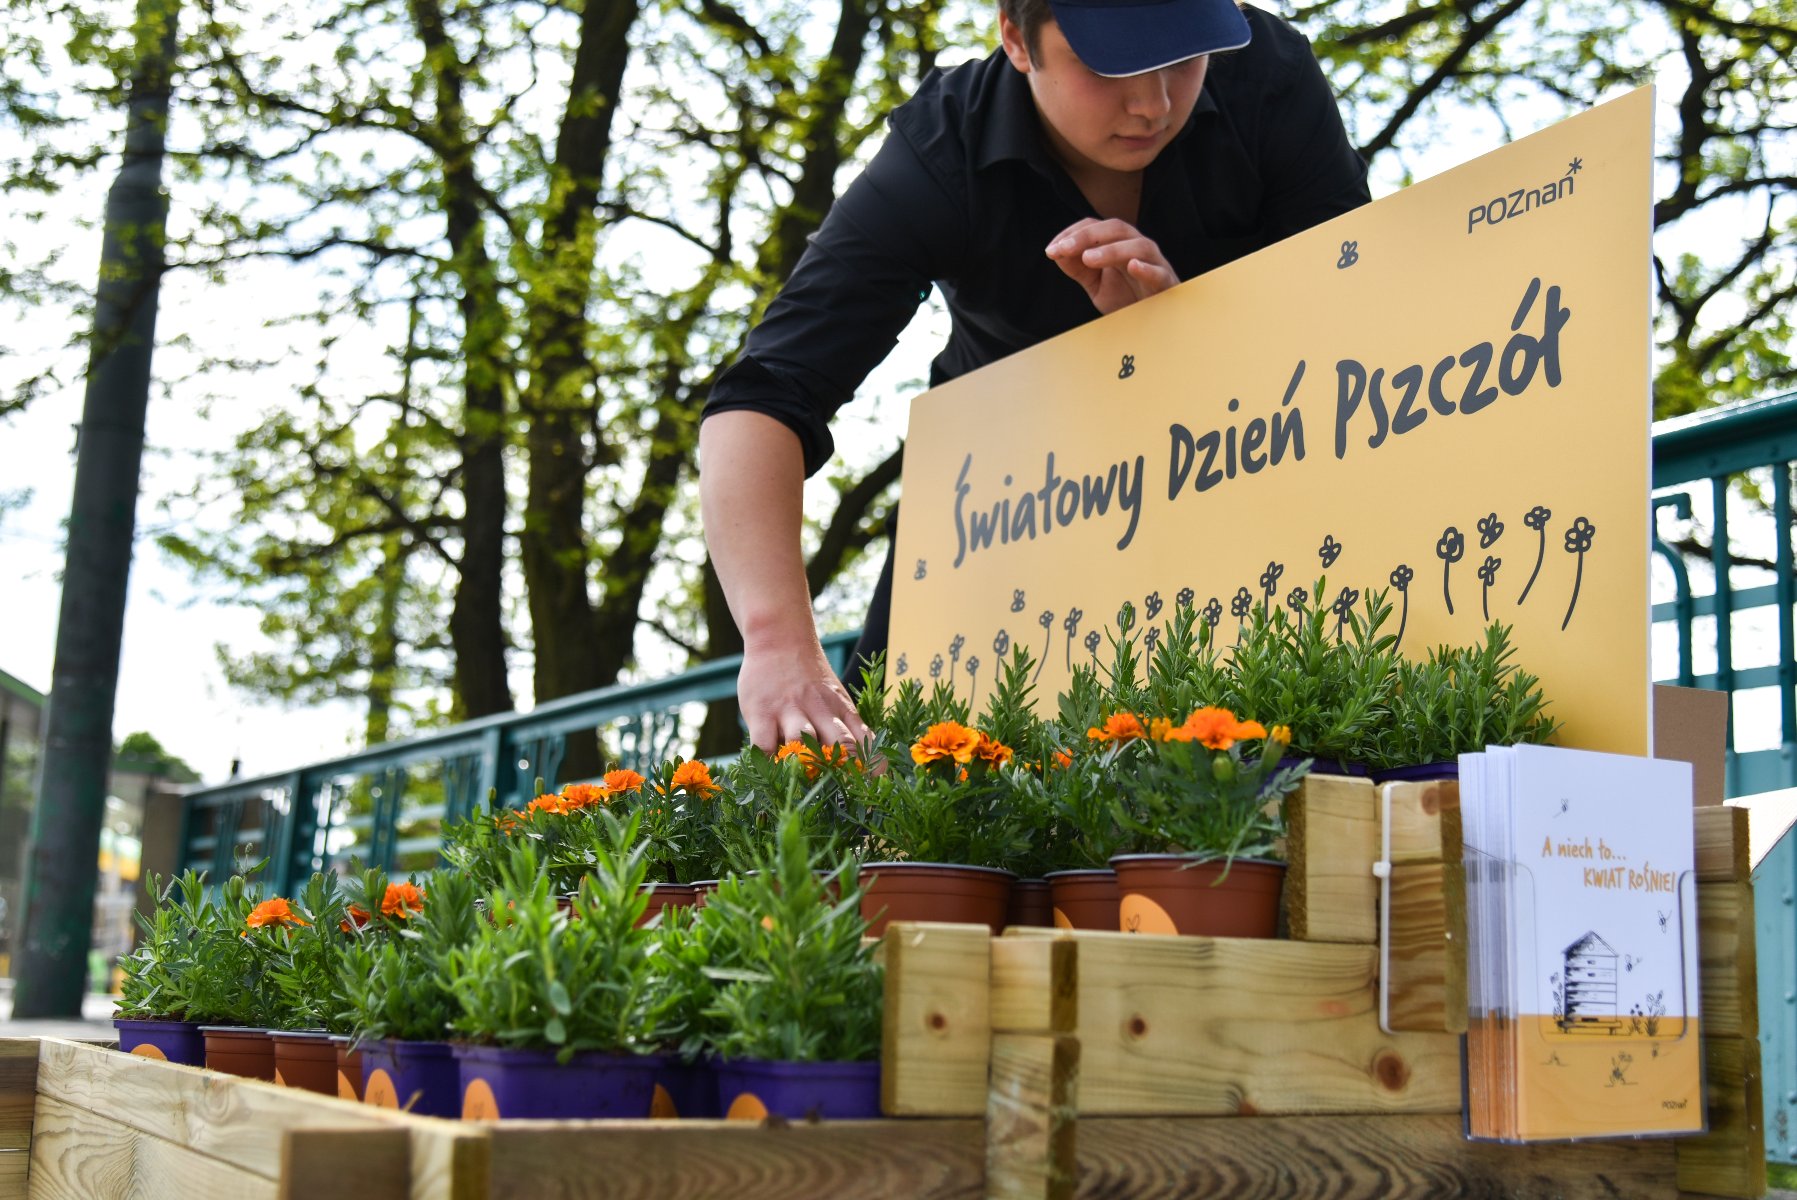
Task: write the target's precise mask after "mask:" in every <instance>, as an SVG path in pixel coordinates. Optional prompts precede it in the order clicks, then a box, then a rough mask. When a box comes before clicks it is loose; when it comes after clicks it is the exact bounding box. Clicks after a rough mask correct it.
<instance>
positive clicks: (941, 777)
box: [823, 720, 1029, 869]
mask: <svg viewBox="0 0 1797 1200" xmlns="http://www.w3.org/2000/svg"><path fill="white" fill-rule="evenodd" d="M868 758H869V760H870V761H875V762H878V763H880V764H883V768H884V769H880V770H866V769H863V768H862V767H861V765H860V764H859V763H855V762H852V763H840V762H839V763H831V764H827V765H826V766H825V767H824V768H823V771H824V773H825V775H826V776H827V777H829V778H831V779H833V780H834V781H835V783H836V786H837V795H838V796H839V797H840V800H839V803H840V805H841V811H842V813H843V816H844V820H845V822H846V824H847V825H848V827H849V828H851V829H854V830H856V831H857V833H858V835H859V836H858V839H857V840H858V841H859V843H860V846H861V848H862V850H863V851H864V852H865V853H866V854H867V855H868V856H869V857H870V858H875V859H881V860H894V861H901V862H935V863H953V864H958V865H963V866H975V867H1003V868H1006V869H1008V868H1009V866H1010V864H1012V863H1013V862H1016V861H1017V860H1018V859H1019V858H1020V857H1022V856H1023V855H1024V854H1025V853H1026V852H1027V851H1028V848H1029V841H1028V838H1027V836H1026V832H1025V829H1026V822H1027V821H1028V816H1027V814H1024V813H1020V812H1019V811H1017V810H1016V809H1015V808H1014V807H1013V806H1012V805H1011V804H1010V803H1009V801H1010V800H1011V798H1012V794H1013V790H1012V789H1011V788H1010V787H1008V786H1007V785H1006V783H1005V781H1004V779H1003V778H1002V775H1003V773H1004V772H1007V771H1012V770H1019V769H1021V768H1019V767H1015V766H1013V765H1012V761H1013V759H1014V758H1015V752H1014V751H1013V750H1012V748H1011V747H1008V746H1005V745H1004V744H1002V743H1000V742H997V741H996V740H995V739H993V738H991V737H989V736H988V735H986V734H985V733H984V732H982V731H980V730H977V729H974V728H972V727H970V726H967V725H963V724H960V723H959V722H957V721H953V720H949V721H941V722H937V723H936V724H933V725H931V726H929V727H928V728H926V729H925V730H924V732H923V733H922V735H920V736H919V737H918V739H917V740H916V741H914V742H912V743H911V744H909V745H901V744H897V743H894V742H893V741H892V740H891V737H890V734H889V733H888V732H887V731H876V733H875V735H874V737H873V739H872V742H871V743H870V746H869V748H868Z"/></svg>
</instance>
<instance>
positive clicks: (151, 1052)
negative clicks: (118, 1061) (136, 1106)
mask: <svg viewBox="0 0 1797 1200" xmlns="http://www.w3.org/2000/svg"><path fill="white" fill-rule="evenodd" d="M112 1027H113V1028H114V1029H116V1030H118V1031H119V1049H120V1050H123V1051H124V1052H125V1053H126V1054H135V1055H137V1056H138V1057H140V1058H154V1059H158V1060H160V1061H162V1062H172V1063H181V1064H182V1065H184V1066H189V1067H203V1066H205V1065H206V1035H205V1034H203V1033H201V1032H200V1027H199V1026H198V1025H194V1024H190V1023H189V1022H187V1021H138V1020H132V1019H131V1018H129V1017H115V1018H113V1022H112Z"/></svg>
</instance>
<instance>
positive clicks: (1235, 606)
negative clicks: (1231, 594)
mask: <svg viewBox="0 0 1797 1200" xmlns="http://www.w3.org/2000/svg"><path fill="white" fill-rule="evenodd" d="M1253 607H1254V597H1253V596H1251V595H1249V594H1248V589H1247V588H1245V587H1243V588H1237V589H1236V593H1235V599H1233V600H1231V601H1230V602H1229V615H1230V616H1232V617H1237V618H1245V617H1247V615H1248V612H1249V610H1250V609H1252V608H1253Z"/></svg>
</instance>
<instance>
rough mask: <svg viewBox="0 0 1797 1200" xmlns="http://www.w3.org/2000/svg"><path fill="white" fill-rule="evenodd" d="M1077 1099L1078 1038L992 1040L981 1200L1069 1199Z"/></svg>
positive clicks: (1011, 1036)
mask: <svg viewBox="0 0 1797 1200" xmlns="http://www.w3.org/2000/svg"><path fill="white" fill-rule="evenodd" d="M1078 1101H1079V1039H1078V1038H1076V1037H1073V1036H1072V1035H1070V1034H1065V1033H1040V1034H1033V1033H995V1034H993V1035H992V1083H991V1088H990V1090H989V1091H988V1093H987V1105H986V1200H1072V1197H1073V1193H1074V1187H1075V1182H1076V1171H1075V1152H1076V1149H1077V1129H1078V1124H1079V1121H1078Z"/></svg>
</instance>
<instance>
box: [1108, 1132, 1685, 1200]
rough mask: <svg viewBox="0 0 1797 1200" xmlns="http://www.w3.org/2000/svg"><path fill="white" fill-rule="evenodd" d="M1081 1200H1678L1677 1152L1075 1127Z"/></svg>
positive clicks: (1651, 1147) (1432, 1138)
mask: <svg viewBox="0 0 1797 1200" xmlns="http://www.w3.org/2000/svg"><path fill="white" fill-rule="evenodd" d="M1079 1168H1080V1186H1079V1192H1078V1195H1079V1196H1080V1197H1081V1200H1439V1198H1443V1197H1457V1198H1462V1200H1473V1198H1489V1200H1499V1198H1502V1200H1584V1198H1587V1197H1589V1198H1591V1200H1598V1198H1600V1197H1601V1198H1602V1200H1624V1198H1629V1200H1674V1198H1675V1197H1676V1196H1677V1191H1676V1186H1675V1184H1674V1182H1673V1172H1674V1163H1673V1145H1672V1143H1671V1142H1668V1141H1658V1142H1652V1141H1650V1142H1584V1143H1575V1144H1566V1145H1534V1146H1496V1145H1489V1144H1481V1143H1474V1142H1468V1141H1465V1140H1464V1139H1463V1138H1462V1137H1461V1135H1460V1118H1459V1117H1455V1116H1434V1117H1429V1116H1412V1117H1373V1116H1360V1117H1301V1118H1300V1117H1285V1118H1260V1119H1256V1120H1237V1119H1231V1118H1164V1117H1163V1118H1153V1119H1135V1120H1123V1119H1098V1120H1087V1121H1083V1122H1081V1129H1080V1160H1079Z"/></svg>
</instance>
